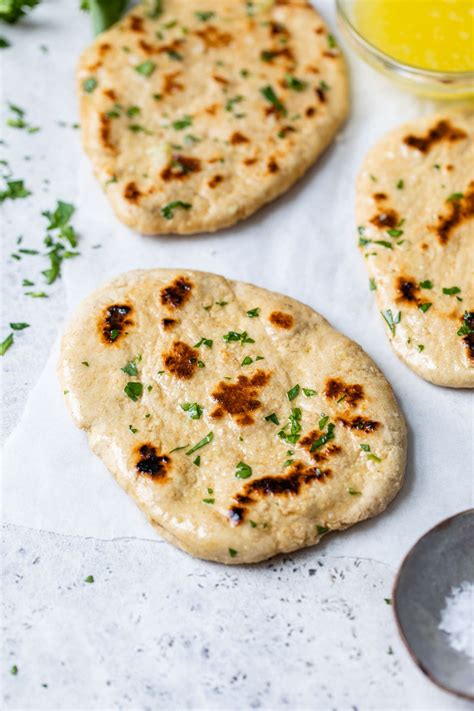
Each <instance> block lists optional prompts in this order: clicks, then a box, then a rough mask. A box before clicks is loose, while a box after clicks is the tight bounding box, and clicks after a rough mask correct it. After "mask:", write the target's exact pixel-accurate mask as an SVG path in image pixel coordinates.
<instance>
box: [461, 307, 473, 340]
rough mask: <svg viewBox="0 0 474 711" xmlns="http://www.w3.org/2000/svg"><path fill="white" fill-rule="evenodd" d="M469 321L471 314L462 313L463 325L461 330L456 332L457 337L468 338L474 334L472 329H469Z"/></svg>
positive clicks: (467, 312)
mask: <svg viewBox="0 0 474 711" xmlns="http://www.w3.org/2000/svg"><path fill="white" fill-rule="evenodd" d="M471 319H472V314H470V313H469V311H465V312H464V316H463V321H464V323H463V325H462V326H461V328H460V329H459V330H458V331H457V335H458V336H469V335H470V334H471V333H474V328H472V327H471V325H470V324H471Z"/></svg>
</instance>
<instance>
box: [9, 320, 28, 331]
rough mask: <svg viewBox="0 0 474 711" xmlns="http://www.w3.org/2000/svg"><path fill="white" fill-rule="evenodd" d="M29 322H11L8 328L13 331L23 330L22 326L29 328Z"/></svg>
mask: <svg viewBox="0 0 474 711" xmlns="http://www.w3.org/2000/svg"><path fill="white" fill-rule="evenodd" d="M29 327H30V324H29V323H21V322H20V323H11V324H10V328H12V329H13V330H14V331H23V329H24V328H29Z"/></svg>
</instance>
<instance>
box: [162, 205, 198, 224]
mask: <svg viewBox="0 0 474 711" xmlns="http://www.w3.org/2000/svg"><path fill="white" fill-rule="evenodd" d="M191 207H192V205H191V204H190V203H189V202H183V201H182V200H174V201H173V202H169V203H168V204H167V205H165V206H164V207H162V208H161V211H160V212H161V214H162V215H163V217H164V218H165V220H172V219H173V217H174V211H175V210H176V209H177V208H181V209H182V210H190V209H191Z"/></svg>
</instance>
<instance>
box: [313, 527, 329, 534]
mask: <svg viewBox="0 0 474 711" xmlns="http://www.w3.org/2000/svg"><path fill="white" fill-rule="evenodd" d="M329 530H330V529H329V528H328V527H327V526H319V525H316V531H317V533H318V535H319V536H324V534H325V533H327V532H328V531H329Z"/></svg>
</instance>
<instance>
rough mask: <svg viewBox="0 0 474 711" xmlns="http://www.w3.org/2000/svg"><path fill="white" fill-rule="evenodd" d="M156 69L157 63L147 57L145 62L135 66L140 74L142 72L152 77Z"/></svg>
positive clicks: (143, 74) (145, 75)
mask: <svg viewBox="0 0 474 711" xmlns="http://www.w3.org/2000/svg"><path fill="white" fill-rule="evenodd" d="M155 69H156V63H155V62H152V61H151V59H147V60H146V61H145V62H142V63H141V64H138V65H137V66H136V67H135V71H136V72H138V74H142V76H144V77H150V76H151V75H152V74H153V72H154V71H155Z"/></svg>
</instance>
